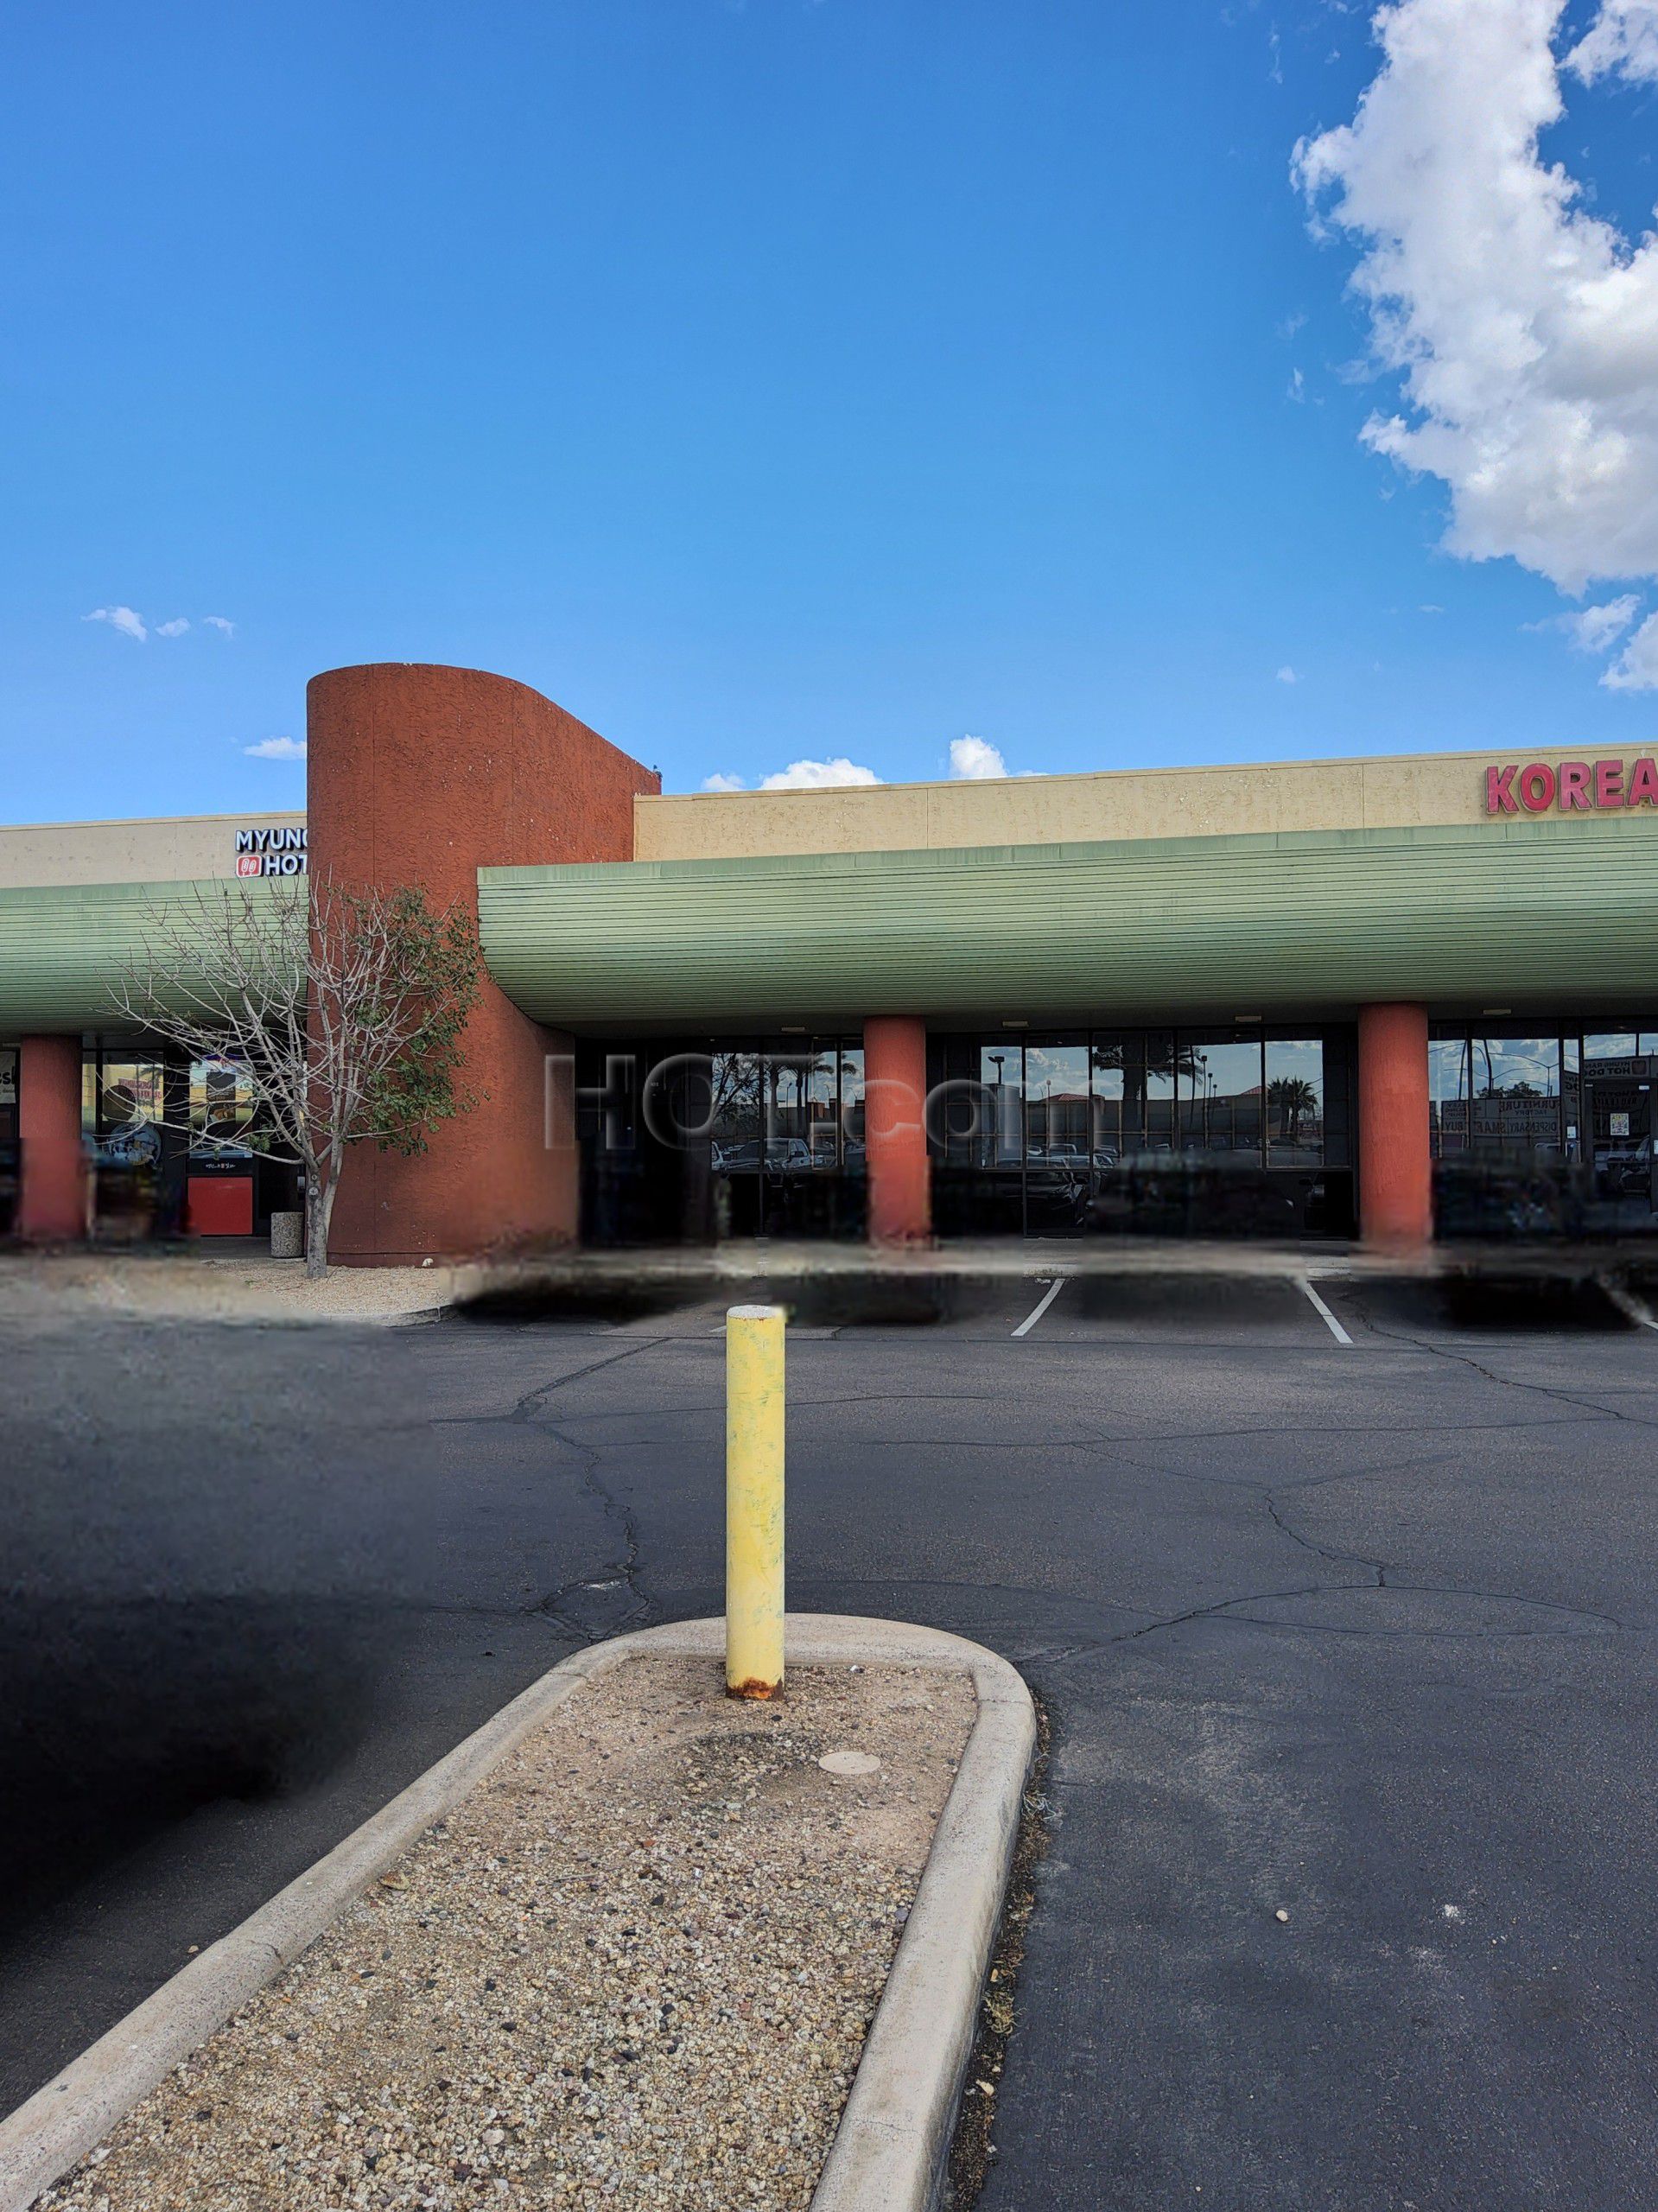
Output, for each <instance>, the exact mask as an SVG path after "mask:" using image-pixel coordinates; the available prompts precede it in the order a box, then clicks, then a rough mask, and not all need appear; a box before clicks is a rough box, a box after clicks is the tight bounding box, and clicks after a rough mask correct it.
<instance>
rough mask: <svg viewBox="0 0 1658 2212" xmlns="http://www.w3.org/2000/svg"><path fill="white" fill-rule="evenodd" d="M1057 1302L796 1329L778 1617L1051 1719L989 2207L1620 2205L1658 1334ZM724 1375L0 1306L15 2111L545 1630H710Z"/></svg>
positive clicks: (445, 1331)
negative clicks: (13, 1806)
mask: <svg viewBox="0 0 1658 2212" xmlns="http://www.w3.org/2000/svg"><path fill="white" fill-rule="evenodd" d="M1054 1281H1055V1279H1054V1278H1046V1279H1043V1280H1034V1281H1025V1282H1022V1281H1005V1282H1001V1283H998V1284H994V1285H985V1286H978V1287H975V1286H964V1287H962V1288H961V1289H960V1290H958V1291H956V1292H955V1293H953V1294H951V1295H950V1297H949V1298H948V1299H932V1300H924V1301H923V1302H922V1305H921V1306H916V1305H915V1303H914V1302H913V1300H912V1301H911V1302H910V1303H909V1304H907V1305H906V1303H905V1301H904V1300H894V1301H893V1303H892V1304H891V1305H890V1306H889V1307H888V1308H887V1310H886V1312H884V1313H880V1314H877V1315H875V1316H874V1317H873V1318H871V1317H870V1316H869V1314H868V1313H860V1312H858V1311H855V1310H848V1308H847V1307H846V1306H844V1305H842V1304H837V1302H836V1300H837V1299H838V1298H840V1297H842V1295H843V1294H838V1293H837V1294H832V1295H825V1297H824V1298H823V1299H822V1300H817V1301H816V1302H815V1303H814V1302H813V1301H810V1300H809V1301H807V1303H806V1305H805V1306H804V1307H803V1309H802V1312H801V1314H800V1317H799V1320H798V1323H797V1327H796V1329H795V1332H794V1339H793V1343H792V1346H791V1414H790V1455H791V1456H790V1502H789V1516H790V1520H789V1554H790V1578H791V1580H790V1590H791V1603H792V1604H795V1605H799V1606H807V1607H814V1608H823V1609H827V1610H833V1611H847V1612H859V1611H864V1612H869V1613H873V1614H880V1615H886V1616H893V1617H900V1618H911V1619H915V1620H919V1621H925V1622H929V1623H933V1624H937V1625H940V1626H943V1627H948V1628H951V1629H955V1630H959V1631H961V1632H962V1633H964V1634H968V1635H970V1636H976V1637H981V1639H982V1640H984V1641H985V1642H987V1643H990V1644H993V1645H994V1646H995V1648H997V1649H1000V1650H1001V1651H1003V1652H1005V1653H1006V1654H1007V1656H1009V1657H1010V1658H1012V1659H1013V1660H1014V1661H1015V1662H1017V1663H1018V1664H1020V1666H1021V1667H1022V1668H1024V1669H1025V1670H1026V1673H1027V1675H1028V1676H1029V1678H1030V1679H1031V1681H1032V1683H1033V1684H1034V1685H1035V1687H1036V1688H1037V1689H1038V1690H1039V1693H1040V1694H1041V1695H1042V1697H1043V1698H1044V1700H1045V1702H1046V1704H1047V1707H1048V1709H1049V1712H1050V1714H1051V1722H1052V1728H1053V1747H1052V1755H1051V1765H1050V1770H1049V1775H1048V1781H1047V1789H1048V1797H1049V1801H1050V1805H1051V1840H1050V1848H1049V1853H1048V1856H1047V1858H1046V1859H1045V1862H1044V1864H1043V1866H1042V1869H1041V1872H1040V1877H1039V1891H1038V1904H1037V1910H1036V1914H1035V1916H1034V1919H1033V1922H1032V1936H1031V1944H1030V1950H1029V1955H1028V1960H1027V1963H1026V1969H1025V1974H1024V1978H1023V1981H1022V1984H1021V1990H1020V2027H1019V2029H1018V2031H1017V2033H1016V2034H1015V2037H1014V2039H1013V2044H1012V2048H1011V2052H1010V2056H1009V2062H1008V2069H1007V2075H1006V2076H1005V2079H1004V2083H1003V2086H1002V2090H1001V2096H1000V2098H999V2100H998V2120H997V2127H996V2140H997V2144H998V2149H999V2161H998V2164H996V2166H995V2167H994V2169H993V2171H992V2173H991V2176H990V2178H989V2181H988V2185H987V2188H986V2191H985V2195H984V2197H983V2200H982V2201H983V2202H984V2203H985V2204H986V2206H987V2207H989V2208H993V2212H994V2208H998V2207H1009V2208H1011V2207H1015V2206H1017V2207H1021V2208H1024V2207H1030V2206H1032V2205H1036V2204H1041V2205H1043V2206H1045V2207H1047V2206H1051V2207H1056V2208H1077V2212H1081V2209H1082V2208H1084V2207H1086V2208H1089V2212H1096V2208H1100V2207H1107V2206H1109V2207H1134V2208H1141V2207H1146V2208H1149V2207H1153V2206H1156V2207H1159V2208H1161V2207H1163V2206H1165V2205H1166V2204H1168V2203H1170V2202H1192V2203H1194V2204H1197V2205H1199V2206H1200V2207H1215V2208H1226V2212H1231V2209H1232V2208H1239V2212H1242V2208H1250V2212H1254V2209H1255V2208H1259V2207H1261V2206H1265V2205H1271V2206H1273V2207H1274V2208H1289V2207H1307V2208H1312V2207H1318V2208H1319V2212H1343V2208H1349V2207H1351V2208H1363V2209H1364V2212H1382V2208H1388V2212H1407V2209H1408V2208H1420V2212H1430V2208H1432V2212H1439V2208H1442V2207H1447V2206H1456V2207H1462V2206H1479V2207H1486V2206H1490V2207H1493V2208H1502V2212H1508V2208H1511V2207H1514V2208H1518V2207H1526V2208H1555V2207H1559V2208H1561V2212H1565V2209H1566V2208H1568V2207H1570V2208H1572V2212H1582V2208H1585V2207H1587V2206H1602V2205H1604V2206H1608V2207H1610V2206H1617V2207H1620V2208H1622V2207H1624V2206H1629V2207H1636V2206H1643V2205H1647V2204H1651V2203H1654V2202H1658V2190H1655V2187H1654V2184H1653V2182H1652V2178H1651V2177H1652V2175H1653V2173H1654V2171H1658V2121H1655V2110H1658V2107H1655V2101H1654V2081H1653V2065H1652V2059H1651V2044H1652V2036H1651V2022H1652V2018H1653V2013H1654V2000H1655V1976H1658V1959H1655V1946H1654V1942H1653V1940H1652V1936H1651V1911H1650V1898H1651V1897H1652V1895H1653V1894H1654V1892H1655V1889H1658V1842H1655V1840H1654V1823H1653V1821H1652V1818H1651V1812H1650V1808H1651V1803H1652V1801H1653V1796H1654V1784H1655V1779H1658V1777H1655V1764H1658V1762H1655V1758H1654V1753H1653V1749H1652V1746H1653V1741H1654V1735H1653V1721H1654V1718H1655V1713H1654V1707H1655V1690H1658V1670H1655V1664H1654V1644H1653V1628H1654V1622H1655V1614H1658V1603H1655V1599H1654V1596H1653V1592H1654V1590H1655V1586H1658V1575H1655V1567H1658V1556H1655V1554H1658V1503H1655V1490H1658V1329H1652V1328H1648V1327H1645V1326H1643V1325H1641V1324H1640V1323H1638V1322H1636V1321H1632V1320H1630V1319H1629V1318H1628V1317H1626V1316H1624V1315H1622V1314H1620V1313H1617V1312H1616V1311H1614V1310H1613V1309H1611V1308H1610V1307H1609V1306H1604V1304H1602V1303H1600V1302H1598V1301H1597V1300H1593V1299H1578V1300H1567V1299H1562V1300H1556V1301H1553V1302H1547V1303H1541V1304H1540V1303H1538V1302H1537V1301H1534V1300H1512V1301H1508V1302H1502V1301H1493V1300H1482V1301H1478V1302H1477V1303H1474V1304H1471V1305H1470V1306H1466V1307H1465V1308H1464V1309H1462V1310H1456V1309H1453V1308H1452V1306H1448V1305H1447V1303H1446V1302H1445V1300H1444V1299H1443V1298H1442V1297H1441V1296H1440V1295H1439V1294H1429V1293H1426V1292H1422V1291H1415V1290H1410V1289H1407V1288H1404V1287H1389V1286H1387V1285H1381V1284H1369V1285H1365V1286H1363V1287H1361V1286H1358V1285H1356V1284H1354V1283H1351V1282H1348V1281H1343V1280H1341V1279H1339V1278H1338V1277H1333V1276H1332V1277H1324V1278H1320V1279H1318V1280H1315V1281H1312V1283H1311V1284H1310V1285H1307V1286H1301V1285H1298V1284H1296V1283H1294V1282H1290V1281H1282V1282H1267V1283H1261V1282H1250V1283H1248V1284H1240V1285H1236V1286H1230V1287H1229V1286H1227V1285H1225V1284H1222V1283H1212V1282H1211V1283H1204V1282H1193V1281H1185V1282H1170V1283H1166V1284H1165V1285H1163V1286H1161V1287H1155V1286H1147V1285H1144V1284H1136V1285H1134V1286H1133V1287H1129V1286H1122V1285H1118V1286H1112V1285H1110V1284H1109V1283H1105V1282H1100V1281H1087V1282H1085V1281H1058V1287H1057V1288H1056V1287H1054ZM1321 1309H1322V1310H1321ZM722 1353H723V1347H722V1344H721V1336H720V1308H719V1307H718V1306H712V1305H708V1306H690V1307H687V1308H682V1309H679V1310H676V1311H669V1312H666V1313H651V1312H638V1313H613V1314H611V1315H609V1316H608V1317H607V1318H605V1319H591V1318H589V1319H569V1318H565V1319H548V1318H544V1317H543V1318H529V1317H525V1316H522V1315H520V1316H518V1317H516V1318H514V1317H512V1316H510V1315H506V1316H497V1317H496V1318H494V1319H490V1320H487V1321H485V1320H472V1321H467V1320H463V1319H451V1320H448V1321H446V1322H444V1323H442V1324H441V1325H435V1326H428V1327H424V1328H419V1329H410V1330H398V1331H357V1330H352V1329H346V1328H333V1329H327V1330H321V1329H319V1330H303V1329H290V1328H231V1327H225V1326H219V1327H210V1326H190V1325H181V1326H177V1327H170V1328H162V1327H157V1326H152V1325H146V1324H143V1323H135V1322H111V1323H108V1324H104V1323H97V1324H92V1325H88V1324H86V1323H84V1322H80V1323H77V1325H75V1327H74V1329H73V1331H69V1330H65V1329H62V1328H54V1326H53V1325H50V1324H46V1323H41V1324H31V1325H27V1326H22V1325H19V1326H16V1327H11V1328H8V1330H7V1331H6V1336H5V1341H4V1343H3V1344H0V1357H3V1361H4V1369H3V1372H4V1375H5V1377H6V1381H5V1384H4V1392H5V1406H6V1412H5V1423H6V1431H7V1437H8V1445H9V1451H8V1453H7V1455H6V1459H5V1463H4V1467H5V1471H4V1474H3V1478H0V1479H3V1484H4V1486H5V1490H6V1492H7V1496H6V1510H7V1516H8V1524H9V1526H10V1529H12V1531H13V1532H14V1560H15V1562H16V1563H15V1567H14V1577H13V1589H14V1599H13V1605H12V1607H11V1608H10V1609H9V1611H10V1631H9V1637H8V1641H9V1643H10V1646H11V1649H10V1651H9V1653H8V1678H9V1681H11V1682H12V1683H13V1684H14V1685H15V1686H16V1687H15V1694H14V1695H13V1697H12V1699H11V1700H10V1711H9V1713H7V1714H6V1715H5V1716H4V1718H3V1720H0V1763H3V1766H4V1769H5V1771H4V1776H3V1778H4V1780H5V1782H6V1784H7V1786H8V1788H9V1789H16V1790H19V1791H21V1792H23V1793H26V1795H25V1796H23V1797H22V1798H20V1799H18V1800H17V1801H16V1802H28V1803H29V1804H30V1805H32V1806H33V1807H34V1808H35V1815H36V1817H35V1818H32V1819H28V1820H25V1821H20V1822H16V1823H14V1824H13V1831H12V1834H11V1836H10V1840H9V1841H8V1842H7V1843H6V1845H5V1847H4V1849H5V1852H6V1853H7V1854H8V1859H7V1863H6V1864H5V1865H4V1866H0V1895H4V1896H6V1897H9V1898H10V1910H8V1911H7V1912H6V1914H5V1916H4V1921H3V1926H0V1941H3V1944H4V1950H3V1957H0V2075H3V2082H0V2086H3V2088H4V2090H5V2091H6V2092H8V2093H9V2094H8V2096H7V2101H8V2102H10V2101H15V2099H16V2097H18V2096H21V2095H22V2094H26V2093H27V2092H28V2090H29V2089H30V2088H33V2087H34V2086H35V2084H36V2083H37V2082H39V2081H40V2080H41V2079H43V2078H44V2077H45V2076H46V2075H48V2074H49V2073H50V2072H51V2071H52V2070H53V2069H54V2067H55V2066H56V2065H57V2064H59V2063H60V2062H61V2061H62V2060H63V2059H64V2058H65V2057H67V2056H69V2055H70V2054H71V2053H72V2052H73V2050H77V2049H79V2047H81V2045H83V2044H85V2043H86V2041H87V2040H89V2039H90V2037H92V2035H95V2034H96V2033H98V2032H99V2031H101V2030H102V2028H104V2027H105V2026H106V2025H107V2024H110V2022H111V2020H112V2019H114V2018H118V2016H119V2014H120V2013H121V2012H123V2011H124V2009H125V2008H126V2007H127V2006H128V2005H130V2004H131V2003H132V2002H134V2001H136V1999H137V1997H139V1996H141V1995H142V1994H143V1993H145V1992H146V1991H147V1990H148V1989H149V1987H152V1986H155V1984H156V1981H158V1980H161V1979H162V1978H163V1977H164V1976H165V1975H166V1974H168V1972H170V1971H172V1970H173V1969H174V1968H175V1967H176V1966H177V1965H178V1964H179V1963H181V1961H182V1959H183V1958H184V1957H185V1956H187V1954H188V1948H189V1947H190V1946H191V1945H192V1944H200V1943H204V1942H208V1941H211V1940H212V1938H213V1936H216V1935H218V1934H219V1933H220V1932H222V1930H223V1929H224V1928H226V1926H229V1925H231V1924H232V1923H234V1922H235V1921H236V1920H237V1919H238V1918H239V1917H240V1916H242V1915H243V1914H244V1913H245V1912H246V1911H247V1910H250V1909H251V1907H252V1906H253V1905H254V1904H257V1903H258V1902H260V1901H261V1900H262V1899H263V1898H264V1897H265V1896H266V1895H268V1894H269V1893H270V1891H271V1890H272V1889H273V1888H275V1887H276V1886H277V1885H279V1884H280V1883H281V1882H282V1881H283V1880H286V1879H287V1878H289V1877H290V1876H291V1875H292V1874H294V1873H295V1872H298V1871H299V1870H300V1869H301V1868H302V1866H304V1865H306V1864H308V1862H309V1860H310V1859H312V1858H314V1856H316V1855H317V1853H319V1852H320V1851H321V1850H322V1849H324V1848H326V1847H327V1845H328V1844H329V1843H330V1842H331V1841H333V1840H334V1839H335V1838H336V1837H337V1836H338V1835H339V1834H341V1833H343V1832H344V1831H345V1830H346V1828H348V1827H351V1826H352V1825H353V1823H354V1822H355V1821H357V1820H359V1819H360V1818H361V1817H363V1815H365V1813H366V1812H367V1811H369V1810H371V1809H372V1808H373V1807H374V1806H376V1805H378V1803H380V1802H383V1801H384V1798H385V1797H386V1796H389V1795H390V1794H391V1791H392V1790H393V1789H396V1788H397V1787H398V1786H399V1785H400V1784H401V1783H402V1782H403V1781H404V1780H407V1779H408V1778H410V1777H411V1776H412V1775H413V1774H415V1773H416V1772H418V1771H419V1770H421V1769H422V1767H423V1766H425V1765H426V1764H429V1762H430V1760H431V1759H432V1758H434V1757H435V1756H436V1755H437V1754H438V1753H439V1752H440V1751H441V1750H443V1749H444V1748H446V1747H447V1746H448V1744H450V1743H452V1742H453V1741H454V1740H455V1739H456V1738H458V1737H459V1736H460V1735H461V1733H463V1732H465V1731H466V1729H467V1728H468V1727H469V1726H473V1725H474V1724H475V1722H476V1721H477V1720H478V1719H481V1718H482V1717H483V1716H484V1715H485V1714H486V1713H488V1712H490V1711H492V1710H493V1709H494V1708H495V1707H497V1706H498V1705H499V1704H500V1703H501V1702H502V1701H503V1700H504V1699H505V1697H506V1696H507V1695H509V1694H511V1692H512V1691H514V1690H516V1689H517V1688H519V1687H521V1686H522V1684H523V1683H524V1682H525V1681H528V1680H530V1679H531V1678H532V1677H533V1676H534V1675H536V1674H537V1673H538V1672H540V1671H541V1670H542V1669H543V1668H544V1667H546V1666H547V1665H549V1664H550V1663H551V1662H553V1661H554V1660H555V1659H556V1658H557V1657H559V1656H562V1653H563V1652H564V1651H566V1650H568V1649H573V1648H574V1647H575V1644H576V1643H578V1642H580V1641H581V1640H583V1639H585V1638H588V1637H594V1636H600V1635H605V1634H608V1633H611V1632H613V1631H614V1630H616V1629H619V1628H620V1627H624V1626H632V1625H636V1624H642V1623H644V1622H646V1621H652V1620H658V1619H664V1618H675V1617H681V1616H687V1615H694V1614H698V1613H703V1612H709V1611H717V1609H718V1606H719V1604H720V1574H721V1542H722V1535H721V1446H722V1437H723V1407H722V1397H721V1361H722Z"/></svg>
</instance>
